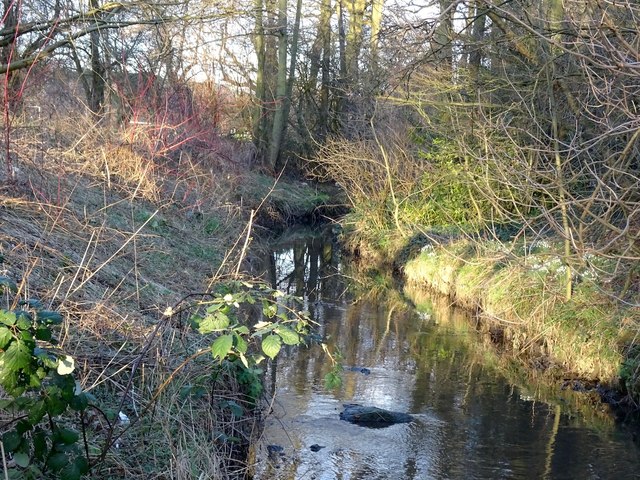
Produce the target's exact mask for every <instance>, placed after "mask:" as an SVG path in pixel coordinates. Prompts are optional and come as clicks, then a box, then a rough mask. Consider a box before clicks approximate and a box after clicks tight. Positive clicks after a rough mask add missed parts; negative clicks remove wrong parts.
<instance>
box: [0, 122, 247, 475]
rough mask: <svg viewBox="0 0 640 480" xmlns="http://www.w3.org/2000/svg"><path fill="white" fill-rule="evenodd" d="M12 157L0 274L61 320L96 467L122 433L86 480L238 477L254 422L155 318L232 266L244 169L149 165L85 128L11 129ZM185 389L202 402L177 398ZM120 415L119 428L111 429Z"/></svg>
mask: <svg viewBox="0 0 640 480" xmlns="http://www.w3.org/2000/svg"><path fill="white" fill-rule="evenodd" d="M14 149H15V151H16V152H20V155H19V159H18V161H17V162H16V166H17V167H18V171H17V182H16V183H15V184H10V183H4V184H3V186H2V187H1V188H0V225H1V228H0V254H1V255H2V257H4V263H3V264H2V265H1V266H0V268H1V269H2V270H3V274H5V275H9V276H11V277H12V278H14V279H16V280H17V281H18V283H19V286H20V292H19V296H20V297H21V298H39V299H41V300H43V301H44V303H45V304H46V305H48V307H50V308H54V309H57V310H58V311H60V312H61V313H62V314H63V315H64V318H65V323H64V325H63V327H62V330H61V331H60V332H59V337H60V339H61V343H62V346H63V348H64V349H65V350H66V351H67V352H68V353H70V354H71V355H73V356H74V357H75V358H76V362H77V365H78V375H79V377H80V381H81V384H82V386H83V388H85V389H86V390H87V391H89V392H91V393H92V394H93V395H95V396H96V398H97V399H98V405H99V407H100V409H101V411H98V410H96V411H92V413H91V419H90V422H89V437H90V438H89V444H90V446H91V448H92V452H93V456H94V458H95V456H96V455H98V453H97V452H98V451H99V450H100V448H102V446H103V445H104V442H105V441H107V440H108V439H109V434H108V433H107V432H108V431H109V421H110V422H112V424H114V425H115V430H114V436H113V437H112V438H113V439H114V440H115V438H117V437H118V436H119V435H120V434H122V437H120V438H118V440H117V443H116V444H117V447H116V444H114V446H113V447H112V448H111V449H110V450H109V452H108V455H107V456H106V458H105V461H104V463H103V464H102V465H101V466H100V468H99V469H97V470H95V471H94V475H95V477H96V478H134V479H135V478H140V479H150V478H163V479H164V478H166V479H191V478H194V479H195V478H221V479H222V478H240V477H241V476H242V475H243V474H244V472H245V470H246V465H244V464H243V463H242V459H243V458H244V455H245V454H246V448H247V445H248V444H249V442H250V440H251V437H252V435H253V434H254V432H255V430H256V426H255V423H254V422H255V418H254V417H253V416H252V415H248V414H247V415H245V416H243V417H239V418H235V417H233V416H231V415H230V413H229V411H228V409H226V408H224V405H225V401H227V402H228V401H230V400H233V401H234V402H236V403H237V404H239V405H245V407H246V401H245V399H244V396H243V394H242V393H241V390H242V389H241V388H240V387H239V386H238V385H236V384H235V383H234V382H233V381H232V379H231V377H230V376H228V375H226V376H223V377H220V375H219V372H217V371H216V369H215V367H214V366H213V365H212V362H211V361H210V356H208V355H206V356H204V357H206V358H204V357H203V358H202V359H197V360H194V361H193V362H191V363H190V364H189V365H187V366H184V365H183V361H184V360H185V359H186V358H188V357H189V356H190V355H193V354H194V352H195V351H196V350H197V348H199V346H201V347H204V346H205V345H199V344H198V341H200V340H199V338H197V337H195V336H190V335H191V334H189V333H188V332H185V331H182V330H180V329H177V328H176V325H172V324H170V323H168V322H167V320H166V317H163V314H162V312H163V311H164V310H165V308H166V307H167V306H170V305H174V304H175V303H176V302H178V301H179V300H180V299H181V298H183V297H184V296H185V295H187V294H190V293H193V292H202V291H205V290H206V289H207V286H208V285H210V284H211V281H212V278H213V277H214V276H215V275H216V274H223V273H225V272H226V271H234V270H235V262H236V261H237V259H238V258H239V257H238V256H239V252H237V251H235V252H234V251H232V252H231V255H228V253H229V248H230V246H232V245H233V244H234V242H235V240H236V239H238V238H240V237H241V234H242V230H243V228H244V226H245V220H246V218H247V211H246V209H243V208H240V207H239V206H237V204H236V203H235V196H234V191H235V189H236V187H237V184H238V183H239V182H241V179H240V177H239V173H238V172H239V169H240V167H241V165H239V164H235V163H234V161H233V159H231V160H229V159H221V158H219V157H215V156H213V155H212V154H211V153H210V152H208V153H207V155H196V154H194V153H193V152H191V151H188V150H184V151H183V152H182V153H180V152H172V155H163V156H159V155H158V156H156V155H153V152H152V151H149V141H148V139H146V140H144V141H137V140H136V139H135V138H132V137H131V136H130V132H127V131H124V130H107V129H105V128H94V127H92V126H91V125H90V124H89V123H88V121H87V119H84V120H82V119H75V120H73V121H69V120H56V121H54V122H49V123H47V124H45V123H42V124H40V129H38V130H35V129H29V130H24V131H21V130H16V134H15V135H14ZM239 245H240V247H241V246H242V244H241V243H240V244H239ZM176 369H178V370H176ZM176 372H178V373H176ZM196 382H200V383H202V384H203V385H204V386H205V391H204V393H202V394H201V395H199V396H197V397H195V396H192V395H186V396H185V395H184V394H183V392H182V390H183V388H182V387H185V386H187V385H191V384H195V383H196ZM248 410H249V409H248V408H245V411H247V412H248ZM119 411H122V412H123V413H126V415H127V416H128V417H129V418H130V419H132V423H131V425H130V426H128V427H127V426H126V425H124V424H118V423H117V420H114V415H115V416H116V418H117V414H118V412H119ZM101 412H102V413H101ZM107 417H110V420H109V421H108V420H107ZM138 419H139V421H138ZM113 422H115V423H113ZM215 432H220V433H221V434H224V435H226V436H227V437H229V438H232V437H233V440H228V439H227V440H222V436H218V437H215V436H214V433H215Z"/></svg>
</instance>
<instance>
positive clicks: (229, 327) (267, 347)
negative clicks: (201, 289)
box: [189, 281, 310, 369]
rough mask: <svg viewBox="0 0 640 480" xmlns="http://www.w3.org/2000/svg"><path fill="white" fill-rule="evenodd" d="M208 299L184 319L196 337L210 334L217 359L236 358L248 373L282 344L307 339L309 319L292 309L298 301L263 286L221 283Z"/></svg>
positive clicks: (271, 356) (302, 341)
mask: <svg viewBox="0 0 640 480" xmlns="http://www.w3.org/2000/svg"><path fill="white" fill-rule="evenodd" d="M212 297H213V298H211V299H209V300H202V301H200V302H198V304H197V305H196V306H195V313H193V314H192V315H191V317H190V319H189V320H190V325H191V327H192V328H193V329H194V330H197V331H198V332H199V333H201V334H203V335H209V334H214V335H215V339H214V340H213V342H212V343H211V353H212V355H213V357H214V358H215V359H217V360H220V361H223V360H235V359H238V360H239V361H240V362H241V363H242V365H243V366H244V367H245V368H247V369H249V368H252V367H254V366H256V365H258V364H260V362H262V361H263V360H264V359H265V358H267V357H268V358H271V359H274V358H275V357H276V356H277V355H278V353H279V352H280V350H281V349H282V347H283V346H284V345H300V344H302V343H304V338H305V336H306V335H307V334H308V329H309V324H310V319H309V314H308V312H304V311H301V310H297V309H296V308H295V306H296V305H299V304H300V302H301V300H300V299H299V298H298V297H294V296H292V295H288V294H285V293H283V292H281V291H279V290H274V289H272V288H271V287H269V286H268V285H266V284H264V283H249V282H241V281H230V282H225V283H224V284H221V285H220V286H219V287H218V289H217V291H216V292H215V293H214V294H213V295H212ZM256 315H257V316H258V317H260V318H259V320H258V321H256V318H255V316H256Z"/></svg>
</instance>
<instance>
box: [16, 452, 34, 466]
mask: <svg viewBox="0 0 640 480" xmlns="http://www.w3.org/2000/svg"><path fill="white" fill-rule="evenodd" d="M13 461H14V462H16V465H17V466H19V467H21V468H27V467H28V466H29V463H31V459H30V458H29V455H28V454H26V453H24V452H18V453H14V454H13Z"/></svg>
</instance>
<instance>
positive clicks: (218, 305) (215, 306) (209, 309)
mask: <svg viewBox="0 0 640 480" xmlns="http://www.w3.org/2000/svg"><path fill="white" fill-rule="evenodd" d="M222 305H223V304H222V303H213V304H211V305H209V306H208V307H207V313H213V312H216V311H218V310H220V308H221V307H222Z"/></svg>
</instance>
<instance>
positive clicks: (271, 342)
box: [262, 335, 282, 360]
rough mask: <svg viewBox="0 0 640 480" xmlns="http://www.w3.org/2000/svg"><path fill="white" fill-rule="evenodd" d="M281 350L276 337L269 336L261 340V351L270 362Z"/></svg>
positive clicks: (280, 341) (280, 344) (280, 342)
mask: <svg viewBox="0 0 640 480" xmlns="http://www.w3.org/2000/svg"><path fill="white" fill-rule="evenodd" d="M280 348H282V340H280V337H279V336H277V335H269V336H267V337H265V338H264V339H263V340H262V351H263V352H264V354H265V355H266V356H267V357H269V358H271V359H272V360H273V359H274V358H275V357H276V355H278V352H279V351H280Z"/></svg>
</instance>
